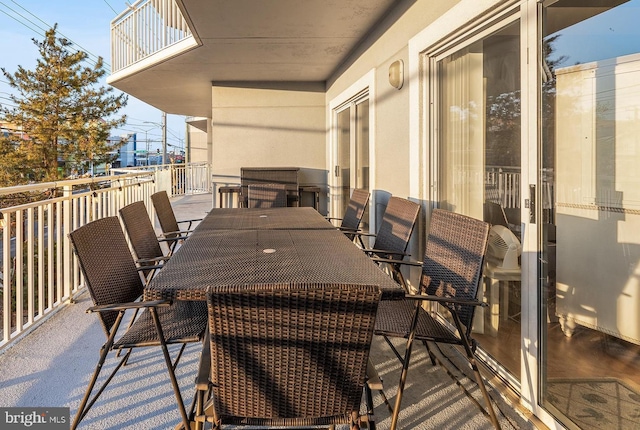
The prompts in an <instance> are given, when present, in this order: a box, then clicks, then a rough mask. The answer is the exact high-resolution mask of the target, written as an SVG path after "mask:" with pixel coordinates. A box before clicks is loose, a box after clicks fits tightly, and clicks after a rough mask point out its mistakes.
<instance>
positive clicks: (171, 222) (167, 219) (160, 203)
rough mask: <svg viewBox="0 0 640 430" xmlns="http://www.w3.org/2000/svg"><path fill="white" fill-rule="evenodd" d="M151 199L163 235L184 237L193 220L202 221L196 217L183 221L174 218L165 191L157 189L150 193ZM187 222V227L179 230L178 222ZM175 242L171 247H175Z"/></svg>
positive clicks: (187, 233) (189, 231) (189, 229)
mask: <svg viewBox="0 0 640 430" xmlns="http://www.w3.org/2000/svg"><path fill="white" fill-rule="evenodd" d="M151 201H152V202H153V207H154V208H155V210H156V216H157V217H158V221H159V222H160V229H162V234H163V236H164V237H168V238H174V237H182V238H185V237H186V236H188V235H189V233H191V232H192V231H193V230H191V226H192V225H193V223H194V222H198V221H202V218H197V219H188V220H183V221H178V220H176V216H175V214H174V212H173V208H172V207H171V202H170V201H169V196H168V195H167V192H166V191H158V192H157V193H154V194H152V195H151ZM182 223H188V224H189V225H188V227H187V229H186V230H181V229H180V227H179V224H182ZM176 243H177V242H174V243H173V244H172V246H171V249H172V250H173V249H175V246H176Z"/></svg>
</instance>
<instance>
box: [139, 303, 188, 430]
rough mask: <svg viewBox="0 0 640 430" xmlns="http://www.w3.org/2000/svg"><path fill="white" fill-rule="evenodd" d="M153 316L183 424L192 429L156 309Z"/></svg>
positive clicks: (152, 309)
mask: <svg viewBox="0 0 640 430" xmlns="http://www.w3.org/2000/svg"><path fill="white" fill-rule="evenodd" d="M149 311H150V312H151V315H152V317H153V322H154V324H155V326H156V330H157V332H158V338H159V339H160V346H161V347H162V354H163V355H164V361H165V363H166V365H167V371H168V372H169V379H170V380H171V386H172V387H173V393H174V394H175V396H176V401H177V402H178V409H179V411H180V415H181V417H182V423H183V425H184V428H185V429H186V430H189V429H191V425H190V424H189V417H188V416H187V411H186V409H185V407H184V403H183V401H182V394H180V386H179V385H178V380H177V379H176V374H175V372H174V369H173V363H172V361H171V356H170V355H169V349H168V348H167V344H166V342H165V339H164V334H163V333H162V326H161V325H160V319H159V318H158V312H157V311H156V309H155V308H153V307H151V308H149Z"/></svg>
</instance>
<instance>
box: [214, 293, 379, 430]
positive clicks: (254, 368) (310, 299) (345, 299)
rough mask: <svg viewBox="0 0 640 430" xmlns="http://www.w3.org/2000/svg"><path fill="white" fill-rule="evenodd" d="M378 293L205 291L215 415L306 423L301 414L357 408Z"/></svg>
mask: <svg viewBox="0 0 640 430" xmlns="http://www.w3.org/2000/svg"><path fill="white" fill-rule="evenodd" d="M379 300H380V291H379V288H378V287H376V286H368V285H367V286H365V285H335V284H332V285H291V284H284V285H283V284H270V285H258V286H252V287H247V286H232V287H228V288H222V289H215V290H209V292H208V295H207V303H208V308H209V330H210V335H211V378H212V379H211V380H212V381H215V387H214V398H215V408H216V412H217V413H216V415H217V416H218V417H220V418H221V420H222V422H228V423H233V422H235V421H237V420H241V419H242V417H248V418H253V419H254V420H253V421H252V422H247V420H244V421H243V422H245V423H247V424H252V425H254V424H255V425H266V424H270V425H311V422H307V421H305V418H307V419H308V418H316V419H317V418H318V417H334V418H338V419H337V421H338V422H344V419H345V418H347V419H348V417H349V416H350V415H351V414H352V413H353V412H356V413H357V411H359V409H360V404H361V399H362V389H363V386H364V383H365V378H366V367H367V360H368V357H369V349H370V347H371V339H372V335H373V328H374V324H375V317H376V311H377V307H378V302H379ZM234 418H235V420H234ZM278 423H279V424H278Z"/></svg>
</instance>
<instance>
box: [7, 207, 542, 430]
mask: <svg viewBox="0 0 640 430" xmlns="http://www.w3.org/2000/svg"><path fill="white" fill-rule="evenodd" d="M211 202H212V199H211V195H210V194H204V195H198V196H184V197H177V198H174V199H173V204H174V208H175V212H176V216H177V218H178V219H189V218H196V217H201V216H204V215H205V213H206V211H208V210H210V209H211ZM90 305H91V300H90V298H89V297H88V295H87V294H82V295H81V296H79V297H78V299H77V301H76V302H75V303H74V304H71V305H69V306H67V307H66V308H65V309H63V310H62V311H60V312H58V313H57V314H56V315H54V316H52V317H51V318H49V319H48V320H47V321H45V322H44V323H43V324H42V325H41V326H40V327H39V328H37V329H36V330H35V331H34V332H33V333H31V334H29V335H28V336H26V337H25V338H24V339H23V340H21V341H20V342H19V343H17V344H16V345H15V346H13V347H11V348H9V349H8V350H6V351H4V353H2V354H1V355H0V369H1V371H0V407H11V406H21V407H62V406H64V407H69V408H70V413H71V418H73V416H74V415H75V412H76V409H77V407H78V404H79V402H80V400H81V398H82V396H83V394H84V390H85V388H86V384H87V381H88V379H89V377H90V375H91V373H92V371H93V367H94V366H95V363H96V361H97V359H98V352H99V349H100V346H101V345H102V344H103V342H104V339H105V337H104V334H103V332H102V329H101V327H100V326H99V324H98V320H97V318H96V317H95V316H94V315H91V314H86V313H85V309H86V308H87V307H89V306H90ZM414 351H415V352H414V354H413V357H412V364H411V367H410V371H409V377H408V384H407V387H406V389H405V397H404V399H403V405H402V412H401V414H400V425H399V427H400V428H402V429H490V428H492V426H491V423H490V421H489V419H488V417H487V416H486V415H485V414H483V413H482V411H481V409H480V407H479V406H478V405H477V404H476V402H479V403H480V405H484V403H483V400H482V396H481V395H480V393H479V389H478V388H477V386H476V384H475V383H474V382H473V381H472V380H470V379H469V378H468V377H467V376H466V374H468V372H466V374H465V372H463V371H461V370H460V369H464V364H465V361H464V359H462V360H461V359H460V354H459V353H458V352H457V350H455V349H452V348H446V349H444V350H443V352H444V353H445V355H441V354H438V356H439V359H440V361H441V362H442V363H446V368H447V369H448V371H447V370H446V369H445V368H444V367H442V366H435V367H434V366H432V365H431V362H430V360H429V359H428V356H427V354H426V351H425V349H424V348H423V347H422V346H420V345H417V346H416V347H415V348H414ZM199 354H200V348H199V346H198V345H191V346H189V347H188V348H187V350H186V352H185V355H184V356H183V358H182V360H181V362H180V366H179V367H178V370H177V376H178V378H179V383H180V386H181V389H182V393H183V397H184V399H185V403H186V404H187V407H188V406H189V403H190V401H191V398H192V396H193V393H194V387H193V378H194V375H195V372H196V369H197V364H198V359H199ZM371 359H372V361H373V363H374V364H375V366H376V370H377V371H378V373H379V375H380V377H381V378H382V380H383V383H384V386H385V392H386V395H387V397H388V398H389V399H390V400H391V401H393V398H394V396H395V391H396V388H395V387H396V385H397V381H398V377H399V376H398V375H399V369H400V364H399V362H398V360H397V359H396V358H395V356H394V355H393V353H392V352H391V350H390V349H389V348H388V346H387V345H386V344H385V342H384V341H383V340H382V339H380V338H377V337H376V338H375V339H374V342H373V345H372V351H371ZM115 362H116V360H115V359H114V358H113V357H111V359H110V360H108V361H107V364H106V366H105V370H104V372H105V373H106V371H107V370H108V369H109V368H111V367H112V366H114V365H115ZM485 376H489V374H488V373H487V372H485ZM488 389H489V392H490V395H491V396H492V398H493V399H494V402H493V403H494V407H495V408H496V411H497V413H498V416H499V420H500V424H501V426H502V428H503V429H534V428H539V427H536V426H535V425H534V424H533V423H532V422H531V421H530V420H528V419H527V418H526V417H525V416H524V415H523V414H522V413H521V412H519V411H518V409H517V408H514V407H513V405H511V404H510V403H509V402H508V401H507V400H506V399H505V396H504V395H503V394H502V393H504V391H503V389H502V388H501V389H500V390H498V389H496V388H494V387H491V386H488ZM470 397H472V398H473V399H475V400H476V402H474V401H472V400H471V398H470ZM374 403H375V405H376V409H375V415H376V424H377V427H378V428H379V429H383V430H384V429H388V428H389V425H390V416H389V412H388V410H387V407H386V406H385V405H384V403H383V402H382V397H381V396H380V395H379V394H377V393H376V394H375V396H374ZM179 421H180V418H179V414H178V412H177V409H176V404H175V397H174V396H173V392H172V390H171V387H170V384H169V380H168V376H167V373H166V368H165V367H164V361H163V360H162V356H161V354H160V353H159V351H158V350H157V349H155V348H148V349H143V350H141V351H137V352H135V353H134V354H133V355H132V357H131V359H130V362H129V364H128V365H127V366H126V367H125V368H123V369H121V370H120V371H119V373H118V375H117V376H116V377H115V378H114V380H113V381H112V382H111V384H110V385H109V387H108V388H107V390H106V391H105V392H104V393H103V395H102V397H101V398H100V399H99V400H98V402H97V403H96V404H95V405H94V407H93V408H92V409H91V411H90V412H89V414H88V416H87V417H86V418H85V419H84V420H83V422H82V423H81V426H80V428H86V429H129V428H135V429H152V428H153V429H171V428H173V427H174V426H175V425H177V424H178V423H179Z"/></svg>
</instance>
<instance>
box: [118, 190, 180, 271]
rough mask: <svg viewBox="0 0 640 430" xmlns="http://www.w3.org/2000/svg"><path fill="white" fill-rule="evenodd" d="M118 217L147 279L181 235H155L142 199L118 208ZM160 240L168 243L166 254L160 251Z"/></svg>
mask: <svg viewBox="0 0 640 430" xmlns="http://www.w3.org/2000/svg"><path fill="white" fill-rule="evenodd" d="M120 219H121V220H122V224H123V225H124V229H125V231H126V232H127V236H129V241H130V242H131V247H132V248H133V252H134V254H135V256H136V263H137V264H138V265H139V266H140V267H146V268H147V270H145V271H144V275H145V277H146V278H147V281H149V280H150V279H151V277H152V276H153V274H154V273H155V271H156V269H157V268H158V267H160V265H161V264H163V263H164V262H166V261H167V260H168V259H169V258H170V257H171V253H172V250H173V247H172V245H173V244H174V243H175V242H177V241H179V240H180V239H181V238H182V237H181V236H178V237H170V238H162V237H161V238H158V237H156V232H155V230H154V228H153V224H151V219H150V218H149V214H148V212H147V208H146V207H145V205H144V202H142V201H139V202H135V203H131V204H129V205H127V206H125V207H123V208H122V209H120ZM161 242H165V243H167V244H168V247H169V253H168V254H167V255H165V254H164V251H162V247H161V246H160V243H161Z"/></svg>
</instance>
